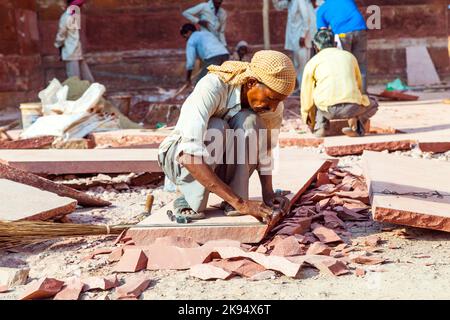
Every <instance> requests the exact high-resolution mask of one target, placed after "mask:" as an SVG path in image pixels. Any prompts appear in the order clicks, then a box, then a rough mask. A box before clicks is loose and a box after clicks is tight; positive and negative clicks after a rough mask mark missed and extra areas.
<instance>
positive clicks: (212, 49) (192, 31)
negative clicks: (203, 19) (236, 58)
mask: <svg viewBox="0 0 450 320" xmlns="http://www.w3.org/2000/svg"><path fill="white" fill-rule="evenodd" d="M180 34H181V36H182V37H183V38H185V39H186V70H187V75H186V82H187V83H188V85H190V84H191V77H192V70H193V69H194V66H195V60H196V59H197V58H199V59H200V60H201V62H202V63H201V72H200V75H199V76H198V78H197V82H198V81H200V79H201V78H203V77H204V76H206V74H207V73H208V67H209V66H210V65H213V64H214V65H218V66H220V65H221V64H222V63H224V62H225V61H227V60H228V59H229V58H230V53H229V52H228V49H227V48H226V47H225V45H224V44H223V43H222V42H220V40H219V39H218V38H217V37H216V36H215V35H214V34H212V33H211V32H209V31H207V30H201V31H197V28H196V27H195V26H194V25H193V24H192V23H186V24H185V25H183V26H182V27H181V30H180Z"/></svg>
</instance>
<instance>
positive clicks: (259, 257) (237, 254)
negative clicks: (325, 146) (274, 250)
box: [216, 248, 303, 278]
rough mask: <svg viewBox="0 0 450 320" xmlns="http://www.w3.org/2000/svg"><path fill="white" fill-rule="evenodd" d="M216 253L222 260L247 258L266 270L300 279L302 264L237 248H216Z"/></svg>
mask: <svg viewBox="0 0 450 320" xmlns="http://www.w3.org/2000/svg"><path fill="white" fill-rule="evenodd" d="M216 252H217V253H218V254H219V256H220V257H221V258H222V259H232V258H248V259H251V260H253V261H255V262H256V263H258V264H260V265H262V266H263V267H264V268H266V269H270V270H274V271H278V272H281V273H282V274H284V275H286V276H288V277H292V278H300V277H301V268H302V266H303V263H296V262H292V261H290V260H289V259H288V258H285V257H278V256H266V255H264V254H262V253H258V252H245V251H243V250H242V249H239V248H216Z"/></svg>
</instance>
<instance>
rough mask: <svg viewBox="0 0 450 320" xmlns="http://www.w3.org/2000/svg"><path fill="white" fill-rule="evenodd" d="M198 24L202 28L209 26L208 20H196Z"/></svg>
mask: <svg viewBox="0 0 450 320" xmlns="http://www.w3.org/2000/svg"><path fill="white" fill-rule="evenodd" d="M198 24H199V25H201V26H202V27H203V28H206V29H208V26H209V23H208V21H206V20H200V21H199V22H198Z"/></svg>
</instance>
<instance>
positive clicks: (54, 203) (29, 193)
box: [0, 179, 77, 221]
mask: <svg viewBox="0 0 450 320" xmlns="http://www.w3.org/2000/svg"><path fill="white" fill-rule="evenodd" d="M0 190H2V191H1V192H0V203H1V206H0V220H5V221H18V220H48V219H50V218H55V217H61V216H64V215H66V214H69V213H72V212H73V211H75V209H76V207H77V201H76V200H73V199H70V198H66V197H60V196H58V195H56V194H54V193H51V192H48V191H43V190H40V189H37V188H34V187H31V186H28V185H25V184H21V183H17V182H14V181H10V180H6V179H0Z"/></svg>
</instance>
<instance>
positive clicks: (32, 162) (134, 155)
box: [0, 149, 161, 174]
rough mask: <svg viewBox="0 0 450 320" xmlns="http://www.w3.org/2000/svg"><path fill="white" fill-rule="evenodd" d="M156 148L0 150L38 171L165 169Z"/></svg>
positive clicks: (14, 161) (3, 156)
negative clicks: (159, 163)
mask: <svg viewBox="0 0 450 320" xmlns="http://www.w3.org/2000/svg"><path fill="white" fill-rule="evenodd" d="M157 154H158V150H156V149H126V150H121V149H84V150H76V149H71V150H53V149H51V150H0V160H4V162H6V163H7V164H9V165H10V166H11V167H14V168H17V169H21V170H24V171H28V172H31V173H38V174H82V173H125V172H136V173H140V172H161V168H160V167H159V165H158V163H157Z"/></svg>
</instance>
